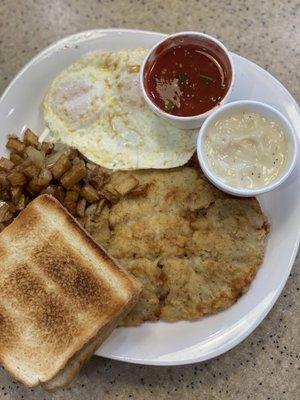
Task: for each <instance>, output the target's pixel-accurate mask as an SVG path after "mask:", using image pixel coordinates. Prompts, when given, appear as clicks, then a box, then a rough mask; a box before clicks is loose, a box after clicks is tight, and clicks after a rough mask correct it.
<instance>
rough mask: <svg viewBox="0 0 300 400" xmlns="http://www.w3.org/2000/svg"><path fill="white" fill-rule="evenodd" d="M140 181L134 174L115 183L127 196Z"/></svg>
mask: <svg viewBox="0 0 300 400" xmlns="http://www.w3.org/2000/svg"><path fill="white" fill-rule="evenodd" d="M138 184H139V181H138V180H137V179H136V178H135V177H134V176H132V175H129V176H128V177H127V178H124V179H123V180H122V181H121V182H120V183H118V184H116V185H114V189H115V190H116V191H117V192H118V193H119V194H120V195H121V196H125V195H126V194H127V193H129V192H130V191H131V190H132V189H134V188H136V187H137V185H138Z"/></svg>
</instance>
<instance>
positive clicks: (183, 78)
mask: <svg viewBox="0 0 300 400" xmlns="http://www.w3.org/2000/svg"><path fill="white" fill-rule="evenodd" d="M176 79H177V80H178V83H179V85H186V84H187V82H188V77H187V75H186V74H179V75H177V76H176Z"/></svg>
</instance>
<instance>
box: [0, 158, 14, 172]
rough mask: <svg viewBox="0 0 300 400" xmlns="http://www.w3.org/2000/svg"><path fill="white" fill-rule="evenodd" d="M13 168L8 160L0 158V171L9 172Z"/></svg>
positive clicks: (12, 164)
mask: <svg viewBox="0 0 300 400" xmlns="http://www.w3.org/2000/svg"><path fill="white" fill-rule="evenodd" d="M14 166H15V164H14V163H13V162H12V161H10V160H8V159H7V158H4V157H1V158H0V170H1V171H10V170H11V169H13V167H14Z"/></svg>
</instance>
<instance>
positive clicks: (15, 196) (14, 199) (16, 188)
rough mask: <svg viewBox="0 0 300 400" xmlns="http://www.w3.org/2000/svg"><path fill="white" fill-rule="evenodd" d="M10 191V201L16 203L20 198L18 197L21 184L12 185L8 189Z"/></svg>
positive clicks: (20, 192)
mask: <svg viewBox="0 0 300 400" xmlns="http://www.w3.org/2000/svg"><path fill="white" fill-rule="evenodd" d="M10 192H11V200H12V202H13V203H14V205H17V204H18V202H19V200H20V198H21V195H22V192H23V188H22V186H14V187H12V188H11V189H10Z"/></svg>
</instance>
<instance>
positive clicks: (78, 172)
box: [60, 162, 86, 189]
mask: <svg viewBox="0 0 300 400" xmlns="http://www.w3.org/2000/svg"><path fill="white" fill-rule="evenodd" d="M85 175H86V168H85V164H84V162H81V163H80V164H76V165H73V166H72V168H71V169H70V170H69V171H67V172H66V173H65V174H64V175H63V176H62V178H61V180H60V181H61V184H62V185H63V187H65V188H66V189H70V188H71V187H72V186H74V185H76V183H77V182H79V181H80V180H81V179H83V178H84V177H85Z"/></svg>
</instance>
